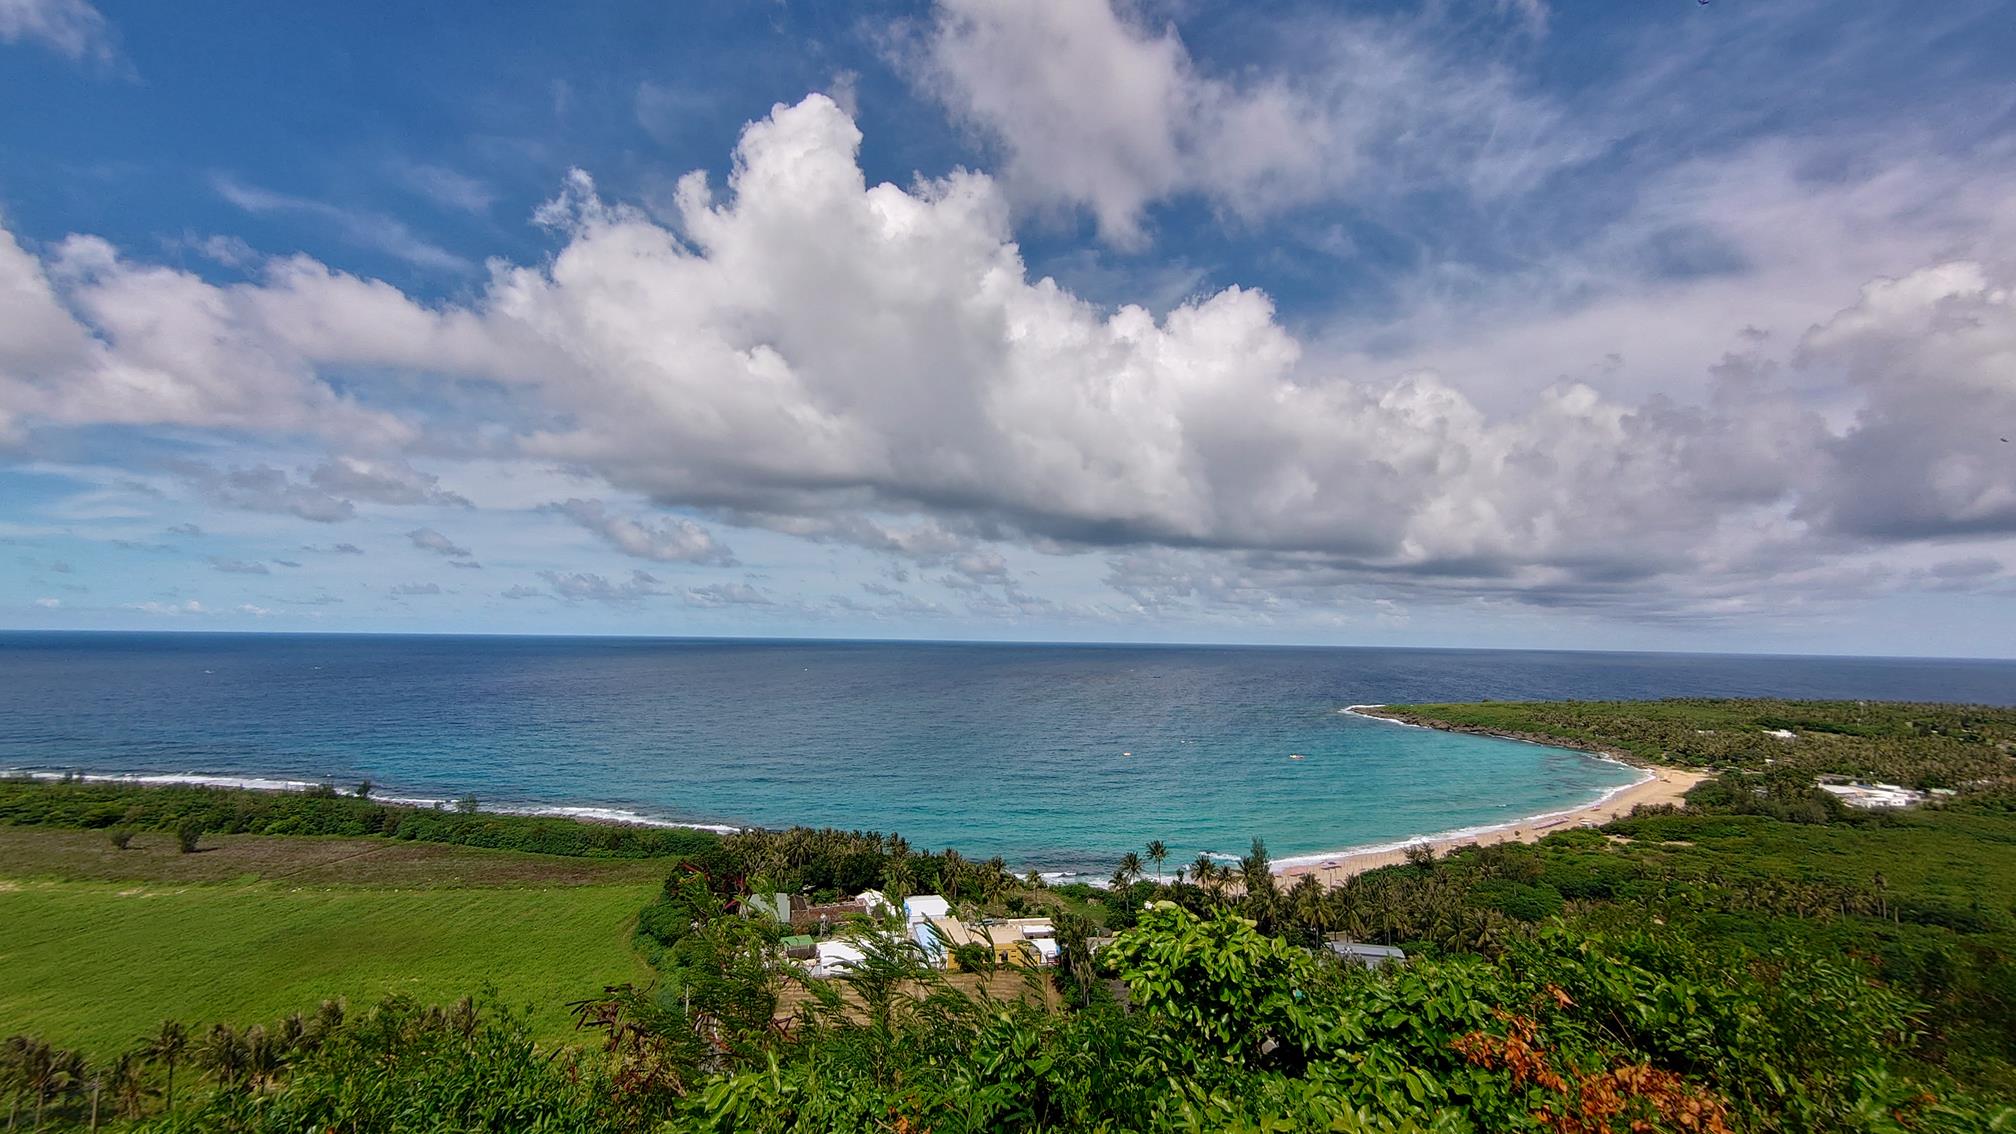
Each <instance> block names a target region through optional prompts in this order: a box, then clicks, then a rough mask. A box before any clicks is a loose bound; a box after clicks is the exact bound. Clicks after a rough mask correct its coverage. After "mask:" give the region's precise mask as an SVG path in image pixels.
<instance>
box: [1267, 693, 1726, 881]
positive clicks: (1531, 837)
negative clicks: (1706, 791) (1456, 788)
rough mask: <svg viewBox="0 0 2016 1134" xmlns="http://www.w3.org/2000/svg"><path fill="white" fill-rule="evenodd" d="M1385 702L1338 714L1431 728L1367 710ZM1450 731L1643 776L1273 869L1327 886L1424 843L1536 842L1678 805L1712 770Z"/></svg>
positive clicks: (1402, 858)
mask: <svg viewBox="0 0 2016 1134" xmlns="http://www.w3.org/2000/svg"><path fill="white" fill-rule="evenodd" d="M1384 707H1385V706H1383V705H1348V706H1346V707H1344V708H1343V709H1341V710H1339V711H1340V712H1344V713H1348V714H1350V715H1352V716H1356V717H1364V718H1366V719H1367V720H1375V721H1379V722H1381V723H1383V724H1390V725H1398V726H1400V727H1401V728H1433V727H1434V726H1432V725H1423V724H1415V723H1414V722H1413V721H1404V720H1400V719H1398V718H1397V717H1384V716H1380V715H1379V714H1377V713H1372V712H1367V711H1366V710H1368V709H1380V708H1384ZM1442 731H1447V732H1469V733H1472V734H1474V735H1484V736H1496V737H1498V738H1499V739H1501V740H1516V741H1519V742H1521V743H1523V744H1538V745H1542V746H1543V747H1550V748H1563V749H1567V750H1569V751H1574V752H1583V753H1586V754H1588V755H1590V756H1592V757H1594V758H1596V759H1599V760H1607V761H1609V762H1611V763H1614V764H1622V765H1624V766H1626V767H1631V768H1636V769H1638V770H1639V771H1641V772H1643V773H1644V774H1643V775H1642V776H1641V777H1640V778H1639V779H1638V780H1637V781H1635V782H1633V783H1629V784H1623V785H1621V786H1618V787H1614V788H1611V789H1610V790H1608V791H1606V792H1604V793H1603V794H1602V795H1601V796H1599V797H1597V798H1596V799H1594V800H1592V801H1590V802H1588V803H1585V804H1582V805H1580V806H1578V807H1570V808H1566V809H1563V810H1560V811H1549V812H1544V813H1542V814H1539V815H1529V816H1526V817H1525V818H1523V819H1515V820H1512V821H1510V822H1506V823H1497V824H1493V825H1491V826H1489V827H1471V828H1463V829H1460V830H1456V831H1444V832H1439V833H1435V834H1426V835H1419V836H1416V837H1414V838H1411V839H1408V840H1406V841H1404V842H1396V843H1380V844H1376V845H1372V846H1361V847H1350V848H1345V849H1343V850H1340V851H1337V852H1336V853H1334V854H1323V855H1315V854H1310V855H1296V856H1293V857H1291V858H1287V859H1282V860H1281V861H1279V862H1277V863H1275V865H1274V873H1275V874H1276V875H1279V876H1281V877H1284V878H1296V879H1299V878H1302V877H1304V876H1305V875H1314V876H1315V877H1316V880H1317V881H1318V882H1320V883H1322V884H1323V885H1324V886H1325V887H1331V886H1338V885H1341V884H1342V883H1344V882H1345V881H1346V880H1347V879H1350V878H1353V877H1356V876H1357V875H1360V874H1363V873H1365V872H1366V871H1369V870H1377V869H1379V868H1381V867H1385V866H1399V865H1401V864H1403V863H1405V862H1406V861H1407V851H1408V849H1409V848H1411V847H1415V846H1426V847H1428V848H1430V849H1431V850H1433V851H1434V852H1435V853H1436V854H1437V855H1438V856H1439V855H1442V854H1446V853H1448V852H1449V851H1450V850H1452V849H1454V848H1456V847H1463V846H1473V845H1474V846H1493V845H1496V844H1499V843H1514V842H1516V843H1536V842H1539V841H1540V840H1541V839H1543V838H1545V837H1546V836H1548V835H1551V834H1554V833H1556V832H1558V831H1567V830H1573V829H1575V828H1578V827H1598V826H1601V825H1603V824H1605V823H1608V822H1610V821H1611V820H1613V819H1621V818H1623V817H1625V816H1627V815H1629V814H1631V812H1632V810H1633V809H1634V808H1636V807H1638V806H1639V805H1641V804H1648V805H1649V804H1665V803H1670V804H1676V805H1677V804H1680V803H1681V802H1683V798H1684V797H1685V796H1686V794H1687V792H1688V791H1689V790H1691V789H1692V788H1693V787H1694V786H1695V785H1696V784H1698V783H1700V782H1701V781H1703V780H1706V779H1709V778H1710V776H1709V773H1707V772H1702V771H1697V770H1695V769H1692V768H1672V767H1667V766H1664V765H1659V764H1646V763H1643V762H1641V761H1639V760H1636V759H1632V758H1629V757H1627V756H1625V755H1624V754H1623V753H1619V752H1611V751H1607V750H1601V749H1590V748H1585V747H1581V746H1577V745H1574V744H1569V743H1550V742H1548V741H1545V740H1539V739H1535V738H1533V737H1529V736H1515V735H1511V734H1507V733H1498V732H1492V731H1489V730H1485V729H1446V730H1442Z"/></svg>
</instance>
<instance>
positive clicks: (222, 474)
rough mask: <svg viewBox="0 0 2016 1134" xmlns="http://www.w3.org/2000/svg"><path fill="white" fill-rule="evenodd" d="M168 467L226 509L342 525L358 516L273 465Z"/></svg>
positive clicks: (351, 507)
mask: <svg viewBox="0 0 2016 1134" xmlns="http://www.w3.org/2000/svg"><path fill="white" fill-rule="evenodd" d="M169 467H170V468H171V469H172V470H173V471H174V472H175V473H176V474H177V475H179V476H181V477H182V479H183V480H185V481H187V482H188V483H189V484H191V485H192V486H194V487H195V488H196V489H197V491H199V492H201V493H202V494H203V495H204V496H205V497H206V498H208V499H209V500H210V501H212V502H213V503H216V504H221V505H223V506H225V507H227V508H242V509H244V510H246V511H248V512H276V513H285V514H287V515H292V516H298V517H300V518H301V519H304V520H312V521H314V522H316V523H318V524H334V523H339V522H341V521H343V520H347V519H350V518H351V517H352V516H355V515H356V514H357V509H356V507H355V506H354V505H352V504H351V503H350V501H348V500H344V499H342V498H340V497H337V496H332V495H330V494H329V493H327V492H325V491H323V490H322V489H320V488H318V487H315V486H313V485H308V484H301V483H299V482H297V481H294V480H292V479H291V478H289V477H288V475H287V473H286V472H285V471H284V470H281V469H276V468H274V467H272V466H271V465H254V466H252V467H251V468H230V469H217V468H212V467H211V466H209V465H206V464H202V463H200V462H197V461H176V462H173V463H171V464H170V466H169Z"/></svg>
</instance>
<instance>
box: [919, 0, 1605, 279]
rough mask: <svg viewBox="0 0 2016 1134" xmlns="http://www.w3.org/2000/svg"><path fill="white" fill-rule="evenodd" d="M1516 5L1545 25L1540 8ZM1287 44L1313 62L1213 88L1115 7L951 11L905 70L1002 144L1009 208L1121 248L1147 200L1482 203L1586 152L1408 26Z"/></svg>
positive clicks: (1490, 67) (1383, 25)
mask: <svg viewBox="0 0 2016 1134" xmlns="http://www.w3.org/2000/svg"><path fill="white" fill-rule="evenodd" d="M1517 8H1518V10H1519V14H1520V15H1521V17H1522V19H1524V20H1526V21H1527V22H1528V25H1529V26H1531V24H1532V21H1533V20H1534V18H1535V17H1536V16H1537V17H1539V18H1540V23H1541V24H1542V25H1543V26H1544V11H1545V9H1544V8H1543V7H1541V6H1540V5H1538V4H1537V3H1530V2H1528V3H1521V4H1519V5H1517ZM1286 34H1292V35H1294V36H1295V37H1296V39H1297V40H1298V42H1297V43H1296V44H1294V45H1293V46H1292V48H1290V49H1289V50H1287V51H1284V54H1288V55H1300V56H1301V57H1302V58H1303V60H1304V62H1303V65H1302V66H1300V67H1297V68H1279V67H1277V68H1272V69H1268V70H1265V71H1256V72H1254V73H1252V74H1241V75H1236V76H1221V75H1214V74H1209V73H1206V72H1205V70H1204V69H1203V68H1202V67H1200V66H1199V64H1198V63H1197V62H1196V61H1195V60H1194V59H1193V58H1192V57H1191V54H1190V52H1189V50H1188V49H1187V48H1186V47H1185V45H1184V44H1183V42H1182V40H1181V38H1180V37H1179V36H1178V35H1177V32H1176V30H1175V29H1174V28H1173V27H1167V26H1164V27H1156V26H1153V25H1152V24H1150V23H1149V22H1148V21H1147V19H1146V18H1145V17H1136V16H1132V15H1128V14H1123V13H1122V12H1120V11H1116V10H1115V8H1114V7H1113V5H1112V4H1110V3H1109V2H1108V0H940V2H939V3H938V5H937V7H936V10H935V13H934V15H933V18H932V20H931V25H930V27H929V29H928V30H927V31H926V32H924V33H923V34H922V35H921V37H920V42H919V43H917V44H914V45H912V46H911V47H910V49H909V50H908V51H906V52H904V53H903V54H902V56H901V61H902V62H903V63H904V64H905V66H906V67H907V69H908V70H909V71H910V72H911V74H912V76H913V78H915V79H916V81H917V82H918V83H919V84H920V85H921V86H922V87H923V88H924V89H925V90H927V91H929V92H930V93H931V94H933V95H934V96H936V97H937V98H938V99H940V100H941V101H943V102H944V103H945V104H946V106H947V107H948V108H950V109H951V110H952V112H953V113H954V114H955V115H957V116H958V117H960V118H961V119H963V120H965V121H966V122H968V123H971V124H972V125H973V126H975V127H976V128H977V129H978V130H980V131H981V132H982V133H983V134H984V135H985V136H987V137H988V138H990V139H992V140H994V141H996V142H998V143H999V145H1000V147H1001V150H1002V151H1003V158H1004V161H1005V163H1006V164H1005V169H1004V172H1003V177H1004V179H1005V180H1006V181H1007V183H1008V185H1009V186H1010V188H1011V189H1012V190H1013V191H1014V192H1015V193H1016V194H1017V195H1018V197H1020V198H1021V199H1025V200H1028V201H1031V202H1033V203H1035V204H1038V205H1053V206H1056V205H1062V206H1073V207H1077V206H1082V207H1084V208H1086V209H1088V210H1089V211H1090V212H1091V213H1092V215H1093V216H1094V217H1095V218H1096V219H1097V221H1098V223H1099V230H1100V233H1101V235H1102V236H1104V237H1105V238H1106V239H1107V240H1108V241H1110V242H1113V243H1115V244H1119V245H1122V246H1130V247H1131V246H1138V245H1140V244H1141V243H1142V242H1143V240H1144V238H1145V237H1144V232H1143V229H1142V213H1143V211H1144V210H1145V209H1146V208H1147V207H1148V206H1150V205H1152V204H1154V203H1156V202H1158V201H1162V200H1166V199H1168V198H1171V197H1175V196H1179V195H1183V194H1199V195H1202V196H1204V197H1206V198H1208V199H1209V200H1210V201H1211V202H1212V204H1213V205H1215V206H1216V207H1217V208H1219V209H1221V210H1223V211H1225V212H1229V213H1233V214H1237V215H1240V216H1246V217H1253V216H1258V215H1263V214H1266V213H1270V212H1274V211H1276V210H1279V209H1281V208H1284V207H1288V206H1292V205H1297V204H1302V203H1307V202H1310V201H1313V200H1318V199H1324V198H1332V197H1335V196H1337V195H1340V194H1380V195H1390V194H1393V193H1395V192H1396V191H1399V190H1403V189H1406V188H1412V187H1418V186H1422V185H1453V186H1457V187H1460V188H1463V189H1465V190H1466V191H1469V192H1472V193H1476V194H1479V195H1482V196H1486V197H1489V196H1493V195H1497V194H1500V193H1503V192H1506V191H1509V190H1513V189H1518V188H1524V187H1527V186H1530V185H1532V184H1534V183H1536V182H1537V181H1539V180H1542V179H1544V178H1546V177H1547V176H1549V175H1551V174H1552V173H1553V172H1555V171H1557V170H1559V169H1561V168H1563V167H1565V166H1568V165H1570V164H1573V163H1575V162H1577V161H1580V160H1583V159H1585V158H1587V157H1589V156H1591V155H1592V154H1593V153H1594V152H1595V147H1594V145H1593V144H1592V143H1591V142H1589V141H1586V140H1584V139H1582V138H1580V137H1579V136H1578V135H1576V134H1575V132H1574V131H1572V130H1570V129H1569V128H1568V125H1567V123H1566V121H1565V120H1564V116H1563V115H1562V114H1561V112H1560V111H1559V110H1558V109H1556V108H1555V107H1553V106H1551V105H1550V104H1548V103H1547V102H1546V101H1544V100H1543V99H1541V98H1539V97H1537V96H1534V95H1532V94H1529V93H1527V92H1525V91H1524V90H1522V89H1521V87H1520V85H1519V84H1518V83H1517V82H1515V81H1514V79H1513V77H1512V76H1511V75H1510V73H1509V72H1507V71H1506V70H1505V69H1504V68H1503V67H1502V66H1500V65H1498V64H1496V63H1494V62H1492V61H1490V60H1487V59H1476V58H1470V59H1458V58H1454V57H1451V56H1449V55H1447V54H1446V53H1445V52H1444V51H1443V50H1441V49H1439V48H1438V47H1437V46H1436V45H1435V43H1434V42H1433V41H1432V39H1430V38H1429V37H1428V36H1426V35H1423V34H1417V33H1415V32H1413V31H1410V30H1409V29H1408V28H1406V27H1404V26H1402V25H1400V24H1398V23H1395V22H1381V21H1375V20H1372V19H1366V18H1353V19H1341V18H1340V19H1330V20H1325V21H1321V22H1309V23H1304V24H1301V25H1298V26H1296V27H1294V28H1293V29H1292V31H1291V32H1289V33H1286Z"/></svg>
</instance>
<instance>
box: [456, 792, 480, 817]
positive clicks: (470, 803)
mask: <svg viewBox="0 0 2016 1134" xmlns="http://www.w3.org/2000/svg"><path fill="white" fill-rule="evenodd" d="M476 806H477V804H476V797H475V796H473V795H465V796H463V797H462V798H461V799H458V800H456V801H455V810H457V811H460V812H461V813H462V814H464V815H474V814H476Z"/></svg>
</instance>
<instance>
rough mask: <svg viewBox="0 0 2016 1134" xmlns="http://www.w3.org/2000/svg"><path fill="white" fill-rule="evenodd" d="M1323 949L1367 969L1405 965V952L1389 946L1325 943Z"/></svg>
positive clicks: (1346, 942)
mask: <svg viewBox="0 0 2016 1134" xmlns="http://www.w3.org/2000/svg"><path fill="white" fill-rule="evenodd" d="M1323 947H1324V948H1325V949H1328V950H1330V952H1331V953H1332V954H1333V955H1335V956H1337V957H1338V958H1340V959H1342V960H1344V961H1346V962H1349V963H1350V964H1354V965H1362V966H1364V967H1365V968H1368V969H1377V968H1384V967H1385V966H1387V965H1403V964H1406V963H1407V954H1406V952H1405V951H1403V950H1400V949H1396V948H1394V947H1393V946H1391V945H1362V944H1360V943H1358V942H1356V941H1325V942H1324V943H1323Z"/></svg>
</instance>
